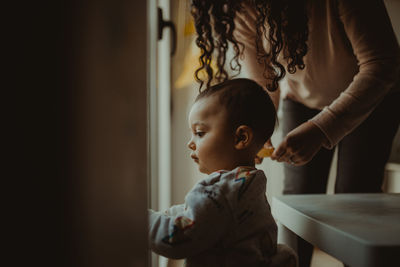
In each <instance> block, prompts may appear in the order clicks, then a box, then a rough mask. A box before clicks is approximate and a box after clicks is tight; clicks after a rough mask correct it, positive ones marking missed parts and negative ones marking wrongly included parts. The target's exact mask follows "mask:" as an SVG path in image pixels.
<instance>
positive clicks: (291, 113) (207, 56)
mask: <svg viewBox="0 0 400 267" xmlns="http://www.w3.org/2000/svg"><path fill="white" fill-rule="evenodd" d="M192 15H193V17H194V20H195V26H196V31H197V39H196V44H197V46H198V47H199V48H200V49H201V56H200V58H199V60H200V63H201V67H200V68H199V69H198V70H197V71H196V73H195V76H196V78H197V80H198V81H200V82H201V86H200V87H202V86H203V85H204V83H206V85H207V86H209V85H210V84H211V83H213V82H214V81H221V80H225V79H228V78H229V75H228V71H227V70H229V69H231V70H233V71H237V72H240V71H241V70H242V69H243V70H245V71H246V73H247V77H248V78H251V79H253V80H255V81H257V82H258V83H259V84H261V85H264V86H265V88H266V89H267V90H268V91H269V93H270V95H271V97H272V98H273V100H274V104H275V106H276V107H277V108H278V104H279V99H280V97H281V98H282V99H283V100H282V114H283V119H282V120H283V121H282V131H283V134H284V138H283V140H282V142H281V143H280V144H278V145H277V146H276V150H275V152H274V153H273V154H272V157H271V158H272V159H273V160H277V161H279V162H286V163H287V164H285V167H284V173H285V181H284V193H285V194H306V193H325V191H326V185H327V179H328V174H329V168H330V165H331V160H332V157H333V150H332V148H334V147H335V146H336V145H337V146H338V167H337V177H336V184H335V192H337V193H350V192H353V193H354V192H381V185H382V180H383V174H384V167H385V164H386V162H387V160H388V157H389V154H390V150H391V145H392V141H393V138H394V135H395V133H396V131H397V129H398V126H399V120H400V116H399V114H400V108H399V106H400V84H399V82H398V77H399V66H400V51H399V45H398V43H397V40H396V37H395V35H394V32H393V29H392V26H391V23H390V19H389V17H388V14H387V12H386V9H385V6H384V3H383V1H382V0H319V1H314V0H308V1H307V0H263V1H262V0H247V1H235V0H218V1H214V0H192ZM228 47H231V49H232V50H233V54H234V56H233V58H232V60H231V61H230V62H227V51H228ZM211 59H212V60H214V61H215V64H216V66H217V71H216V72H215V73H214V72H213V69H212V68H211V66H210V64H211V62H212V60H211ZM213 64H214V63H213ZM203 73H206V78H205V79H202V77H201V75H202V74H203ZM298 248H299V250H298V253H299V258H300V266H309V263H310V259H311V253H312V247H311V245H309V244H308V243H306V242H304V241H303V240H299V244H298Z"/></svg>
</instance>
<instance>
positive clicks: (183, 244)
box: [149, 185, 232, 259]
mask: <svg viewBox="0 0 400 267" xmlns="http://www.w3.org/2000/svg"><path fill="white" fill-rule="evenodd" d="M182 208H183V205H179V206H177V207H173V209H169V210H168V211H167V213H165V212H156V211H153V210H149V221H150V227H149V239H150V247H151V249H152V250H153V251H154V252H155V253H157V254H160V255H162V256H164V257H167V258H173V259H182V258H187V257H190V256H192V255H195V254H198V253H200V252H202V251H204V250H206V249H209V248H211V247H212V246H213V245H215V244H216V243H217V241H218V240H219V239H220V238H221V236H222V235H223V234H224V233H225V232H226V230H227V229H228V227H227V226H228V223H229V221H232V218H231V216H232V215H231V212H230V210H229V209H228V205H227V203H226V200H225V198H224V197H223V196H222V195H221V194H220V193H219V189H218V188H217V187H216V186H201V185H198V186H196V187H195V188H194V189H193V190H192V191H191V192H190V193H189V194H188V196H187V198H186V208H183V209H182ZM175 212H176V213H175ZM172 213H174V214H172Z"/></svg>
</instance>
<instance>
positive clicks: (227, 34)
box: [191, 0, 308, 91]
mask: <svg viewBox="0 0 400 267" xmlns="http://www.w3.org/2000/svg"><path fill="white" fill-rule="evenodd" d="M306 1H307V0H247V2H248V3H249V4H250V5H252V6H253V7H254V9H255V11H256V13H257V21H256V33H257V37H256V40H254V42H255V45H256V49H257V59H258V61H259V62H260V63H264V66H265V67H264V72H263V75H264V77H265V78H266V80H267V84H266V85H265V86H266V88H267V89H268V90H269V91H275V90H276V89H277V88H278V82H279V80H281V79H282V78H283V77H284V76H285V74H286V71H288V72H289V73H291V74H293V73H295V72H296V70H297V68H299V69H304V68H305V64H304V61H303V58H304V56H305V55H306V53H307V50H308V47H307V39H308V26H307V23H308V16H307V12H306ZM243 2H244V1H243V0H242V1H241V0H192V5H191V8H192V10H191V13H192V16H193V18H194V23H195V28H196V32H197V37H196V45H197V46H198V47H199V48H200V50H201V54H200V57H199V62H200V67H199V68H198V69H197V70H196V71H195V75H194V76H195V79H196V81H197V82H199V83H200V87H199V90H200V91H201V88H202V86H203V84H204V80H203V78H202V77H200V74H201V72H202V71H203V70H204V71H205V73H206V75H207V77H206V78H207V84H206V87H209V86H210V85H211V82H212V81H213V80H214V79H215V80H216V81H217V82H222V81H225V80H227V79H228V78H229V75H228V72H227V71H226V69H225V68H226V66H225V65H226V60H227V56H226V53H227V50H228V47H229V44H231V45H232V47H233V52H234V55H233V57H232V59H231V60H230V62H229V67H230V69H231V70H232V71H235V72H236V73H237V74H238V73H240V71H241V67H242V66H241V64H240V62H239V57H240V55H241V54H242V53H243V49H244V45H243V44H242V43H240V42H239V41H238V40H236V39H235V37H234V35H233V32H234V30H235V23H234V20H235V16H236V13H237V12H241V11H242V9H243V8H244V7H243ZM264 38H265V39H266V40H268V42H269V51H265V50H264V48H263V47H262V40H263V39H264ZM281 52H282V54H283V59H284V60H285V61H286V63H287V66H286V68H285V67H284V66H283V65H282V64H281V63H279V62H278V60H277V58H278V56H279V54H280V53H281ZM213 55H216V62H215V64H216V67H217V70H216V73H214V71H213V69H212V67H211V62H212V59H213Z"/></svg>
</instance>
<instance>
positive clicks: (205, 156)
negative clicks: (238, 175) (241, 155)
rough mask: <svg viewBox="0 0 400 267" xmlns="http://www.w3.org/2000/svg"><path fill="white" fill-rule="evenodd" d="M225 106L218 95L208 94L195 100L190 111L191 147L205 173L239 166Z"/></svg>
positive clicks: (189, 145) (195, 158) (192, 154)
mask: <svg viewBox="0 0 400 267" xmlns="http://www.w3.org/2000/svg"><path fill="white" fill-rule="evenodd" d="M226 113H227V112H226V110H225V108H223V107H221V104H220V103H219V101H218V97H216V96H209V97H205V98H203V99H200V100H198V101H196V102H195V103H194V105H193V106H192V109H191V110H190V113H189V127H190V129H191V132H192V138H191V139H190V141H189V143H188V147H189V148H190V149H191V150H192V153H191V155H190V156H191V157H192V158H193V159H194V161H195V162H196V163H197V164H198V165H199V170H200V172H202V173H206V174H210V173H212V172H214V171H217V170H232V169H234V168H235V167H236V166H235V165H236V153H237V152H236V150H235V138H234V133H233V131H232V129H231V128H230V127H228V126H229V125H228V121H227V114H226Z"/></svg>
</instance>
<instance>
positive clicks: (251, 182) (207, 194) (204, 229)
mask: <svg viewBox="0 0 400 267" xmlns="http://www.w3.org/2000/svg"><path fill="white" fill-rule="evenodd" d="M275 122H276V112H275V108H274V105H273V103H272V101H271V99H270V97H269V96H268V94H267V93H266V92H265V91H264V90H263V88H262V87H261V86H259V85H258V84H257V83H255V82H254V81H252V80H249V79H232V80H228V81H226V82H223V83H220V84H218V85H215V86H212V87H209V88H207V89H205V90H204V91H202V92H201V93H200V94H199V95H198V96H197V98H196V100H195V102H194V104H193V106H192V108H191V111H190V114H189V125H190V128H191V131H192V137H191V139H190V141H189V143H188V147H189V148H190V149H191V151H192V152H191V157H192V158H193V160H194V161H195V162H196V163H197V164H198V166H199V170H200V172H202V173H205V174H208V177H207V178H205V179H203V180H201V181H199V182H198V183H197V184H196V185H195V186H194V188H193V189H192V190H191V191H190V192H189V193H188V194H187V195H186V198H185V204H182V205H176V206H173V207H171V208H170V209H168V210H167V211H165V212H155V211H153V210H149V223H150V228H149V231H150V234H149V238H150V247H151V249H152V250H153V251H154V252H155V253H157V254H160V255H163V256H164V257H167V258H174V259H183V258H185V259H186V260H185V264H186V266H188V267H193V266H202V267H213V266H229V267H235V266H240V267H243V266H296V265H297V258H296V254H295V253H294V252H293V251H292V250H290V249H289V248H288V247H285V246H283V245H279V246H278V245H277V226H276V223H275V221H274V219H273V217H272V215H271V211H270V206H269V204H268V201H267V198H266V183H267V179H266V177H265V174H264V172H263V171H262V170H258V169H256V168H255V163H254V159H255V157H256V155H257V153H258V152H259V151H260V149H261V148H262V147H263V144H264V143H265V142H266V141H267V140H268V139H269V138H270V137H271V135H272V133H273V131H274V128H275Z"/></svg>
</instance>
